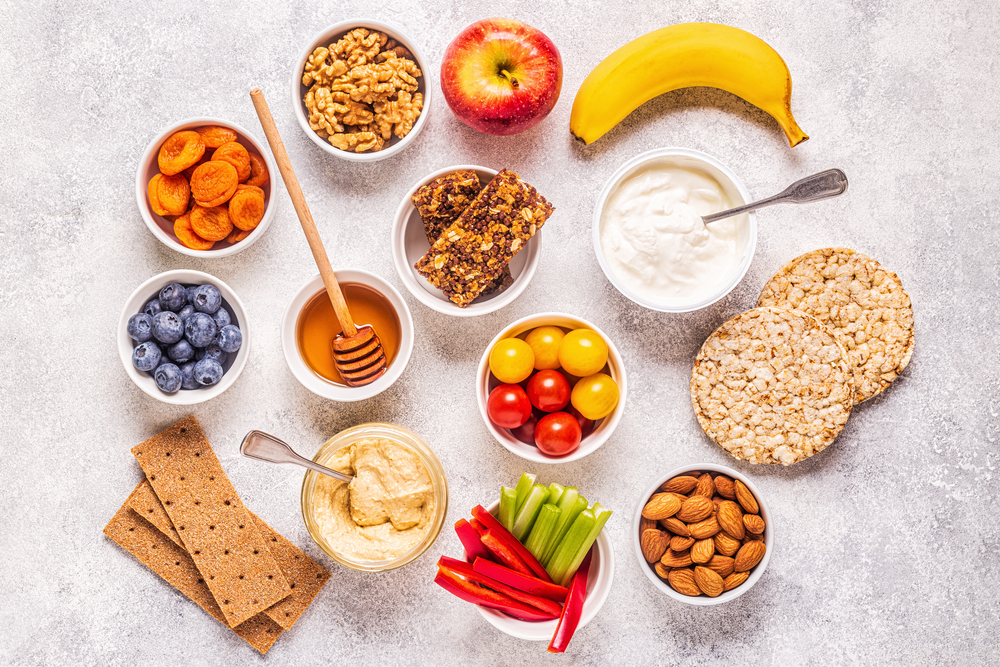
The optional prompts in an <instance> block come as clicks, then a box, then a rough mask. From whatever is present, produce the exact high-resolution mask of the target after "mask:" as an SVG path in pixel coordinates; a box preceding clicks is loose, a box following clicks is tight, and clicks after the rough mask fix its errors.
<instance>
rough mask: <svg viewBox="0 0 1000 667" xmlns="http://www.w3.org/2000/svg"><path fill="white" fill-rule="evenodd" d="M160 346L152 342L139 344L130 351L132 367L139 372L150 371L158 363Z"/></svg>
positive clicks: (160, 353) (160, 354) (161, 354)
mask: <svg viewBox="0 0 1000 667" xmlns="http://www.w3.org/2000/svg"><path fill="white" fill-rule="evenodd" d="M161 356H163V353H162V352H160V346H159V345H157V344H156V343H154V342H153V341H147V342H145V343H139V344H138V345H137V346H136V347H135V349H134V350H132V365H133V366H135V367H136V368H137V369H139V370H140V371H151V370H153V369H154V368H156V366H157V364H159V363H160V357H161Z"/></svg>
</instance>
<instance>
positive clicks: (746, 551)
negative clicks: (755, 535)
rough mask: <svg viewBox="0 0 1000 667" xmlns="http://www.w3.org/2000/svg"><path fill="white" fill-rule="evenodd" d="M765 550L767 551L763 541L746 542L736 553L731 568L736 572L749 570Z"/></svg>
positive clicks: (758, 560)
mask: <svg viewBox="0 0 1000 667" xmlns="http://www.w3.org/2000/svg"><path fill="white" fill-rule="evenodd" d="M765 551H767V547H765V546H764V543H763V542H747V543H746V544H744V545H743V546H742V547H740V550H739V551H738V552H737V553H736V562H735V563H734V564H733V569H735V570H736V571H737V572H748V571H750V570H751V569H752V568H753V567H754V566H755V565H757V563H759V562H760V559H761V558H763V557H764V552H765Z"/></svg>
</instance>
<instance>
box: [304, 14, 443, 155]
mask: <svg viewBox="0 0 1000 667" xmlns="http://www.w3.org/2000/svg"><path fill="white" fill-rule="evenodd" d="M426 62H427V61H426V60H424V58H423V57H422V56H421V54H420V51H419V50H418V49H417V47H416V45H415V44H414V42H413V40H411V39H410V38H408V37H407V36H406V35H404V34H403V32H402V31H401V30H400V29H399V28H397V27H395V26H393V25H391V24H388V23H385V22H383V21H375V20H372V19H351V20H349V21H341V22H340V23H335V24H334V25H332V26H330V27H328V28H327V29H326V30H324V31H323V32H322V33H320V34H319V35H318V36H316V38H314V39H313V40H312V41H310V42H309V45H308V46H307V47H306V49H305V51H304V52H303V53H302V54H301V55H300V56H299V58H298V59H297V60H296V61H295V66H294V68H293V72H292V105H293V108H294V109H295V116H296V118H298V120H299V125H301V126H302V130H303V131H304V132H305V133H306V135H307V136H308V137H309V138H310V139H312V141H313V142H314V143H315V144H316V145H317V146H319V147H320V148H322V149H323V150H324V151H326V152H327V153H330V154H331V155H335V156H336V157H339V158H342V159H345V160H351V161H356V162H374V161H375V160H383V159H385V158H387V157H389V156H391V155H395V154H396V153H398V152H400V151H401V150H403V149H404V148H405V147H406V146H408V145H409V144H410V143H412V142H413V140H414V139H416V138H417V135H418V134H420V131H421V130H422V129H423V127H424V125H425V124H426V118H427V108H428V107H429V106H430V97H431V89H432V86H431V81H430V79H429V77H430V73H429V71H428V70H427V69H426V68H425V67H424V64H425V63H426Z"/></svg>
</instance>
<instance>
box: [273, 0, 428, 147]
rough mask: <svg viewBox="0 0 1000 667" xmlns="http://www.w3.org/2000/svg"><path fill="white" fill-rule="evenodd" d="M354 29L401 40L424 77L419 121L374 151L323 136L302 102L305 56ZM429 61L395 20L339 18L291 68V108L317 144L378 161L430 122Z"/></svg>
mask: <svg viewBox="0 0 1000 667" xmlns="http://www.w3.org/2000/svg"><path fill="white" fill-rule="evenodd" d="M354 28H375V29H377V30H379V31H381V32H384V33H386V34H388V35H389V36H390V37H391V38H393V39H395V40H396V41H398V42H400V43H401V44H402V45H403V46H405V47H406V48H407V49H408V50H409V51H410V53H412V54H413V58H414V60H415V61H416V63H417V66H418V67H419V68H420V71H421V72H422V77H423V79H424V92H423V95H424V106H423V108H422V109H421V111H420V115H419V116H418V117H417V122H415V123H414V124H413V127H412V128H410V131H409V132H408V133H407V135H406V136H405V137H403V138H402V139H400V140H399V141H398V142H397V143H395V144H393V145H391V146H389V147H388V148H384V149H382V150H380V151H376V152H374V153H371V152H369V153H355V152H353V151H342V150H340V149H339V148H337V147H336V146H334V145H333V144H331V143H330V142H329V141H326V140H325V139H321V138H320V137H319V135H318V134H316V133H315V132H314V131H313V129H312V128H311V127H309V119H308V118H307V117H306V111H305V106H304V104H303V102H302V92H301V88H300V86H301V85H302V68H303V66H304V65H305V62H306V59H307V58H308V57H309V55H310V54H311V53H312V52H313V51H315V50H316V48H317V47H318V46H320V45H322V43H323V42H325V41H328V40H330V39H332V38H333V36H334V35H336V34H337V33H342V32H347V31H348V30H350V29H354ZM427 62H429V61H428V60H426V59H425V58H424V56H423V53H421V51H420V49H419V48H417V45H416V43H415V42H414V41H413V40H412V39H410V37H409V35H407V34H406V33H405V32H403V30H402V29H401V28H400V27H399V26H397V25H396V24H394V23H389V22H386V21H380V20H378V19H368V18H354V19H348V20H346V21H338V22H337V23H334V24H332V25H329V26H327V27H326V28H324V29H323V30H322V31H320V32H319V33H317V34H316V35H315V37H313V39H312V40H311V41H309V42H308V46H307V47H306V49H305V50H304V51H303V52H302V53H301V54H300V55H299V56H298V58H297V59H296V60H295V68H294V70H293V71H292V108H293V109H294V110H295V117H296V118H297V119H298V121H299V127H301V128H302V131H303V132H305V133H306V135H307V136H308V137H309V139H310V140H312V142H313V143H314V144H316V145H317V146H319V147H320V148H321V149H323V150H324V151H325V152H327V153H329V154H330V155H333V156H335V157H338V158H340V159H341V160H347V161H349V162H377V161H379V160H384V159H386V158H389V157H392V156H393V155H396V154H397V153H399V152H400V151H402V150H403V149H404V148H406V147H407V146H409V145H410V144H411V143H413V141H414V140H415V139H416V138H417V135H419V134H420V132H421V131H422V130H423V129H424V125H426V124H427V113H428V111H430V106H431V97H433V93H432V92H431V91H432V89H433V88H434V81H433V77H432V74H431V71H430V70H429V69H428V68H426V67H424V63H427Z"/></svg>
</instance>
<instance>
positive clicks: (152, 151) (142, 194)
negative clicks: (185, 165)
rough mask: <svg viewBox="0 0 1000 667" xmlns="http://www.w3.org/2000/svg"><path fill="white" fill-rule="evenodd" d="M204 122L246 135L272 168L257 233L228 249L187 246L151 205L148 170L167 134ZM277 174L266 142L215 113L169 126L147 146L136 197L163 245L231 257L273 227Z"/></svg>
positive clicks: (197, 254) (206, 255)
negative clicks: (156, 217)
mask: <svg viewBox="0 0 1000 667" xmlns="http://www.w3.org/2000/svg"><path fill="white" fill-rule="evenodd" d="M202 125H221V126H223V127H228V128H229V129H232V130H235V131H236V132H237V133H238V134H240V135H242V136H244V137H246V139H247V140H248V141H249V142H250V143H251V144H253V147H254V148H255V149H256V151H257V153H258V154H259V155H260V156H261V157H262V158H263V159H264V162H265V163H266V164H267V169H268V182H267V183H266V187H268V188H269V190H268V192H267V207H266V208H265V209H264V217H263V218H261V221H260V224H258V225H257V227H256V228H254V230H253V232H252V233H251V234H250V235H249V236H247V237H246V238H245V239H243V240H242V241H240V242H239V243H234V244H233V245H231V246H229V247H228V248H220V249H218V250H195V249H194V248H188V247H187V246H186V245H184V244H182V243H180V242H179V241H177V240H175V239H173V238H171V237H170V235H168V234H167V233H166V232H164V231H163V230H162V229H160V226H159V225H158V224H156V221H155V220H153V214H152V209H151V208H150V206H149V201H148V199H147V192H146V191H147V186H148V185H149V184H148V183H147V182H146V172H147V170H148V167H149V165H150V164H152V161H153V159H154V156H155V155H156V154H157V153H159V150H160V145H161V144H162V143H163V142H164V141H166V139H167V137H169V136H170V135H171V134H173V133H175V132H180V131H182V130H186V129H189V128H192V127H201V126H202ZM277 173H278V167H277V166H276V165H275V162H274V159H273V158H272V157H271V154H270V153H269V152H268V151H267V150H265V149H264V145H263V144H261V143H260V142H259V141H257V138H256V137H254V136H253V135H252V134H250V132H248V131H247V129H246V128H245V127H243V126H242V125H238V124H237V123H234V122H233V121H231V120H226V119H224V118H214V117H211V116H199V117H196V118H188V119H185V120H182V121H180V122H179V123H175V124H174V125H173V126H171V127H169V128H167V129H166V130H164V131H163V132H161V133H160V134H159V135H157V136H156V137H155V138H154V139H153V140H152V141H151V142H149V145H148V146H146V150H145V151H144V152H143V154H142V157H141V158H140V159H139V168H138V170H137V171H136V175H135V199H136V203H137V204H138V206H139V213H140V214H141V215H142V220H143V222H145V223H146V227H147V228H148V229H149V231H150V232H152V234H153V236H155V237H156V238H157V239H158V240H159V241H160V242H161V243H163V245H165V246H167V247H168V248H170V249H171V250H176V251H177V252H179V253H181V254H183V255H188V256H189V257H198V258H213V257H229V256H230V255H235V254H236V253H238V252H241V251H243V250H246V249H247V248H249V247H250V246H252V245H253V244H254V243H256V242H257V241H258V240H259V239H260V237H262V236H263V235H264V232H266V231H267V228H268V227H270V226H271V220H272V219H274V214H275V206H276V203H277V194H278V185H277V183H276V182H275V180H274V179H275V174H277Z"/></svg>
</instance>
